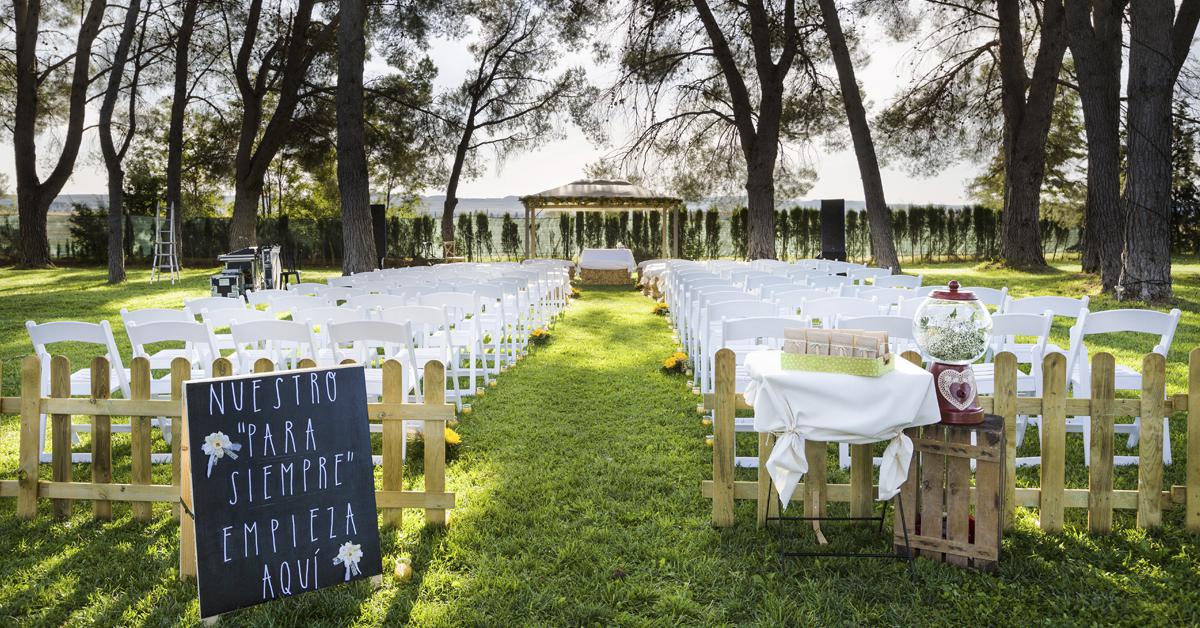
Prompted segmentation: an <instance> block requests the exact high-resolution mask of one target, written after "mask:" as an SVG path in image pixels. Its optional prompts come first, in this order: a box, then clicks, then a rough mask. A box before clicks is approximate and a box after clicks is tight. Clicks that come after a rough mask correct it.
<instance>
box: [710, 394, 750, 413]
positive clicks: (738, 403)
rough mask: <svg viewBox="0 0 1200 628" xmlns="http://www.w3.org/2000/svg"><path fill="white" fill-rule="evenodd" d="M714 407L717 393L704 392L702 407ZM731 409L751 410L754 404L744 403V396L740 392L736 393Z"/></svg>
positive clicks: (711, 408)
mask: <svg viewBox="0 0 1200 628" xmlns="http://www.w3.org/2000/svg"><path fill="white" fill-rule="evenodd" d="M716 407H717V393H715V392H712V393H704V409H705V410H706V411H712V410H713V409H715V408H716ZM733 409H734V410H735V411H737V410H753V409H754V406H752V405H750V404H748V403H746V398H745V397H744V396H742V393H737V399H736V401H735V402H734V407H733Z"/></svg>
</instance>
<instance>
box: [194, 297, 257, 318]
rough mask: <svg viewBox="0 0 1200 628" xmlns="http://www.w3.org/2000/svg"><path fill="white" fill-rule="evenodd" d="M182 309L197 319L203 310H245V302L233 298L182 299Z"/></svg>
mask: <svg viewBox="0 0 1200 628" xmlns="http://www.w3.org/2000/svg"><path fill="white" fill-rule="evenodd" d="M183 309H184V310H186V311H187V312H188V313H189V314H191V315H192V316H196V317H199V316H200V315H201V314H202V313H203V312H204V311H205V310H208V311H209V312H215V311H217V310H245V309H248V308H247V307H246V302H245V301H243V300H241V299H238V298H234V297H201V298H199V299H184V300H183Z"/></svg>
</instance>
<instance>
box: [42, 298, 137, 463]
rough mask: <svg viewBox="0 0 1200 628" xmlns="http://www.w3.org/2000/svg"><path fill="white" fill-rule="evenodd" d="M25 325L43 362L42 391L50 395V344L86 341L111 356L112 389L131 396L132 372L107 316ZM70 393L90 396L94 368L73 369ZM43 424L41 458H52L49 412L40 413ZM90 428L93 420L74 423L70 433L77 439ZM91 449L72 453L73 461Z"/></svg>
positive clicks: (84, 457) (126, 428)
mask: <svg viewBox="0 0 1200 628" xmlns="http://www.w3.org/2000/svg"><path fill="white" fill-rule="evenodd" d="M25 329H26V331H28V332H29V340H30V341H31V342H32V343H33V351H34V354H36V355H37V357H38V360H40V361H41V363H42V378H41V394H42V396H43V397H48V396H50V363H51V353H50V350H49V348H48V347H47V345H54V344H58V343H70V344H86V345H94V346H96V347H100V348H101V352H102V353H101V355H103V356H104V357H105V358H107V359H108V368H109V380H108V381H109V392H110V393H114V392H117V391H120V392H121V394H122V395H124V397H125V398H126V399H128V398H129V372H128V371H127V370H125V366H124V364H122V363H121V353H120V352H119V351H118V350H117V342H116V340H114V339H113V334H112V327H111V326H110V325H109V323H108V321H107V320H101V321H100V322H99V323H84V322H79V321H55V322H50V323H41V324H38V323H35V322H33V321H25ZM69 389H70V393H69V394H70V396H72V397H74V396H84V397H90V396H91V394H92V371H91V368H90V365H89V366H84V368H81V369H78V370H76V371H74V372H73V373H71V378H70V385H69ZM40 420H41V427H40V429H39V430H38V451H39V452H41V454H40V455H39V459H40V460H41V461H42V462H50V452H47V451H46V415H44V414H43V415H41V419H40ZM113 429H114V430H115V431H129V424H128V423H126V424H124V425H123V426H117V425H114V426H113ZM90 430H91V424H90V423H89V424H72V425H71V437H72V439H75V440H78V438H79V437H78V434H77V432H86V431H90ZM91 459H92V456H91V454H90V453H72V454H71V461H72V462H90V461H91Z"/></svg>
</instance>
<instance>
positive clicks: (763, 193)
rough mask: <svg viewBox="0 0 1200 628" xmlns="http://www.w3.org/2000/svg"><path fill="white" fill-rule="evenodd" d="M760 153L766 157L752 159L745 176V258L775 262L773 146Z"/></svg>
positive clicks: (681, 217)
mask: <svg viewBox="0 0 1200 628" xmlns="http://www.w3.org/2000/svg"><path fill="white" fill-rule="evenodd" d="M760 153H770V155H769V156H767V155H762V154H759V155H755V157H753V158H751V159H750V160H749V164H748V165H749V166H750V168H749V170H748V171H747V172H746V236H747V237H746V244H747V246H746V257H747V258H749V259H751V260H756V259H775V158H776V155H775V153H776V149H775V146H774V144H772V146H771V147H770V148H765V149H763V150H761V151H760ZM684 217H685V216H682V215H681V216H680V218H679V220H680V221H682V220H683V219H684Z"/></svg>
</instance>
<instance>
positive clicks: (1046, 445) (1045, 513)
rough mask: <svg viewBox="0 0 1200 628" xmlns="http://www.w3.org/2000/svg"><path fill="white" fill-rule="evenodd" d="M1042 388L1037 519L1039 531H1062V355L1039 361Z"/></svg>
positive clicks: (1064, 423) (1064, 459)
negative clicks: (1040, 454) (1040, 462)
mask: <svg viewBox="0 0 1200 628" xmlns="http://www.w3.org/2000/svg"><path fill="white" fill-rule="evenodd" d="M1042 391H1043V392H1042V464H1041V466H1040V470H1041V489H1042V501H1041V504H1039V506H1038V509H1039V518H1040V519H1041V528H1042V531H1044V532H1061V531H1062V529H1063V490H1064V489H1066V473H1067V453H1066V452H1067V408H1066V403H1065V402H1066V399H1067V359H1066V357H1065V356H1063V354H1061V353H1051V354H1049V355H1047V356H1046V358H1045V359H1044V360H1042ZM1005 429H1006V431H1007V427H1006V428H1005ZM1009 436H1010V437H1012V435H1011V434H1009Z"/></svg>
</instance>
